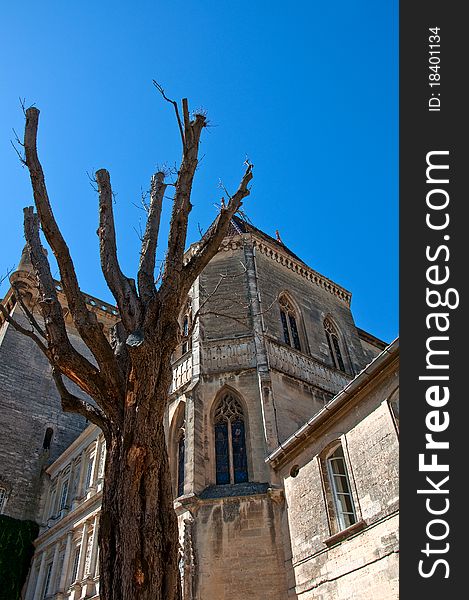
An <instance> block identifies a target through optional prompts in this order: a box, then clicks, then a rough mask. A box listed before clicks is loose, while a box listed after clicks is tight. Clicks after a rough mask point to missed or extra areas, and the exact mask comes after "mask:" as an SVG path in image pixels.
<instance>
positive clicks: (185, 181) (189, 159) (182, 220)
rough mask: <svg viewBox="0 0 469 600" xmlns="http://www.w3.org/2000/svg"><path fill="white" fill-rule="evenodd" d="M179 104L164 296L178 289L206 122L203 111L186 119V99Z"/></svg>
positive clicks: (177, 292) (163, 285)
mask: <svg viewBox="0 0 469 600" xmlns="http://www.w3.org/2000/svg"><path fill="white" fill-rule="evenodd" d="M182 104H183V110H184V147H183V155H182V162H181V167H180V169H179V173H178V178H177V182H176V191H175V194H174V200H173V210H172V214H171V222H170V230H169V239H168V252H167V256H166V262H165V267H164V275H163V282H162V291H163V295H164V296H165V297H167V294H179V293H180V281H179V276H180V273H181V270H182V266H183V258H184V251H185V244H186V235H187V223H188V219H189V213H190V211H191V208H192V205H191V202H190V197H191V191H192V183H193V180H194V174H195V170H196V168H197V164H198V158H197V157H198V152H199V142H200V135H201V133H202V129H203V128H204V127H205V125H206V118H205V116H204V115H200V114H198V115H196V116H195V119H193V120H192V121H191V120H189V109H188V105H187V100H186V99H183V101H182Z"/></svg>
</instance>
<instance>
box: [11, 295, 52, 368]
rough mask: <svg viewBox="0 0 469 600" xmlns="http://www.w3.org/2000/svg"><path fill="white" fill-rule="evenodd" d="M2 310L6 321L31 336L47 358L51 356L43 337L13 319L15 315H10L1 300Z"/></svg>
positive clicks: (20, 331)
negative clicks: (42, 339)
mask: <svg viewBox="0 0 469 600" xmlns="http://www.w3.org/2000/svg"><path fill="white" fill-rule="evenodd" d="M0 312H1V313H2V315H3V316H4V317H5V321H7V322H8V323H10V325H12V326H13V327H14V328H15V329H16V331H18V332H19V333H22V334H23V335H25V336H27V337H29V338H31V339H32V340H33V341H34V342H35V343H36V344H37V345H38V347H39V348H40V350H41V352H43V354H45V355H46V356H47V358H49V355H48V352H47V347H46V346H45V344H44V343H43V342H42V341H41V339H40V338H39V337H38V336H37V335H36V334H35V333H34V331H31V330H30V329H26V328H25V327H23V326H22V325H20V324H19V323H18V321H17V320H16V319H13V317H11V316H10V315H9V313H8V311H7V309H6V308H5V307H4V306H3V304H2V303H1V302H0Z"/></svg>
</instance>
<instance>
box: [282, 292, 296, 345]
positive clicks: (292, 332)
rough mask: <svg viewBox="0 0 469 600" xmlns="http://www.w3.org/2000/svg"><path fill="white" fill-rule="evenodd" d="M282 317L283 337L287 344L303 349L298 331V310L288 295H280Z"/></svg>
mask: <svg viewBox="0 0 469 600" xmlns="http://www.w3.org/2000/svg"><path fill="white" fill-rule="evenodd" d="M278 303H279V305H280V319H281V321H282V329H283V339H284V341H285V343H286V344H288V345H289V346H292V347H293V348H295V349H296V350H301V343H300V336H299V333H298V325H297V316H296V311H295V309H294V308H293V306H292V304H291V302H290V301H289V300H288V298H287V297H286V296H284V295H283V296H280V298H279V300H278Z"/></svg>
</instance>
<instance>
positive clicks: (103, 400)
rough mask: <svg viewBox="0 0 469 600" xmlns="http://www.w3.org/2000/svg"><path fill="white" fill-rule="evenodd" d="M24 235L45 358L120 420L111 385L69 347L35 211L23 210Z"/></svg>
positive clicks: (30, 209) (70, 345)
mask: <svg viewBox="0 0 469 600" xmlns="http://www.w3.org/2000/svg"><path fill="white" fill-rule="evenodd" d="M24 232H25V237H26V242H27V244H28V250H29V254H30V257H31V263H32V265H33V268H34V270H35V273H36V277H37V280H38V283H39V292H40V294H41V297H42V300H41V301H40V303H39V306H40V309H41V313H42V316H43V319H44V326H45V333H46V337H47V342H48V345H47V352H46V356H47V357H48V359H49V361H50V363H51V364H52V366H57V367H58V368H59V369H60V371H61V372H62V373H63V374H64V375H67V377H68V378H69V379H71V380H72V381H74V382H75V383H76V384H77V385H78V386H79V387H80V388H81V389H82V390H83V391H84V392H86V393H87V394H88V395H89V396H92V397H93V398H94V399H95V400H96V402H98V403H99V404H100V405H102V407H103V409H104V410H107V411H108V413H109V414H110V415H113V416H114V417H115V418H117V417H118V415H119V414H120V413H119V407H118V406H116V405H115V404H114V402H113V400H112V399H110V392H112V390H110V389H109V385H108V382H107V381H106V380H104V379H103V378H102V377H101V374H100V372H99V371H98V369H97V368H96V367H95V366H94V365H93V364H92V363H90V362H89V361H88V360H87V359H86V358H85V357H84V356H82V355H81V354H80V353H79V352H78V351H77V350H75V348H74V347H73V346H72V344H71V343H70V340H69V338H68V335H67V329H66V326H65V321H64V317H63V312H62V306H61V304H60V302H59V299H58V297H57V290H56V288H55V283H54V280H53V278H52V274H51V271H50V266H49V262H48V260H47V257H46V255H45V253H44V248H43V247H42V245H41V241H40V238H39V219H38V216H37V215H36V214H35V213H34V212H33V208H32V207H29V208H25V209H24ZM29 337H31V336H29ZM36 343H37V342H36ZM109 348H110V346H109ZM113 360H114V357H113Z"/></svg>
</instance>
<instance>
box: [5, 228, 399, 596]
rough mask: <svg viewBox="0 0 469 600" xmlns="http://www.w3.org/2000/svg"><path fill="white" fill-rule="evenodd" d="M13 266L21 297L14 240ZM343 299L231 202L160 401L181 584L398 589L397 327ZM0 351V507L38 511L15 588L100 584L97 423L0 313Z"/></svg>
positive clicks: (222, 590) (75, 592)
mask: <svg viewBox="0 0 469 600" xmlns="http://www.w3.org/2000/svg"><path fill="white" fill-rule="evenodd" d="M195 250H196V246H194V247H191V248H190V249H189V250H188V252H189V253H191V252H193V251H195ZM14 281H16V282H18V285H19V286H20V287H21V288H22V290H23V293H25V294H26V296H27V294H28V293H29V294H30V295H31V298H28V302H29V303H30V305H31V306H32V305H33V304H34V291H33V290H34V284H33V282H32V280H31V275H30V272H29V270H28V264H27V258H26V257H24V256H23V259H22V262H21V263H20V266H19V268H18V271H17V272H16V273H15V275H14ZM58 286H59V287H60V285H59V284H58ZM87 299H88V303H89V305H90V307H93V310H96V311H97V312H98V313H99V316H100V318H101V319H102V320H103V323H104V325H105V327H109V326H110V325H111V324H112V323H113V321H114V320H115V319H116V311H115V309H114V308H113V307H112V306H110V305H107V304H106V303H102V302H100V301H99V300H97V299H96V298H93V297H91V296H90V297H87ZM350 301H351V294H350V293H349V292H348V291H346V290H345V289H343V288H342V287H340V286H339V285H337V284H336V283H334V282H332V281H331V280H329V279H327V278H325V277H323V276H322V275H320V274H319V273H317V272H316V271H314V270H312V269H311V268H310V267H308V266H307V265H306V264H305V263H304V262H302V261H301V260H300V259H299V258H298V257H297V256H296V255H294V254H293V253H292V252H291V251H290V250H289V249H288V248H286V246H285V245H284V244H283V243H282V242H281V241H280V240H279V239H277V240H275V239H273V238H271V237H270V236H268V235H266V234H265V233H263V232H261V231H260V230H258V229H256V228H255V227H254V226H252V225H251V224H249V223H247V222H246V221H244V220H241V219H239V218H237V217H235V218H233V220H232V223H231V227H230V231H229V234H228V235H227V237H226V238H225V240H224V242H223V244H222V245H221V247H220V250H219V252H218V253H217V255H216V256H215V257H214V258H213V259H212V261H211V262H210V264H209V265H208V266H207V268H206V269H205V270H204V272H203V273H202V274H201V276H200V277H199V278H198V279H197V280H196V282H195V283H194V285H193V287H192V289H191V291H190V293H189V296H188V299H187V305H186V308H185V310H184V311H183V313H182V314H181V315H180V324H181V331H182V333H183V338H182V340H183V341H182V343H181V345H180V346H179V347H178V348H177V350H176V352H175V355H174V363H173V383H172V387H171V390H170V402H169V406H168V410H167V415H166V433H167V443H168V448H169V453H170V461H171V467H172V471H173V481H174V496H175V508H176V511H177V514H178V518H179V522H180V542H181V563H180V565H181V575H182V579H183V587H184V597H185V598H186V599H187V600H208V599H210V600H212V599H213V600H232V599H233V600H234V599H235V598H236V599H237V600H238V599H239V598H250V599H251V598H252V599H255V600H266V599H269V600H284V599H287V598H288V599H290V598H291V599H298V600H309V599H312V598H313V597H314V598H315V599H316V598H321V599H324V600H325V599H338V598H343V599H346V598H354V599H363V600H365V599H367V600H368V599H369V598H376V599H383V600H384V599H394V598H397V597H398V591H397V548H398V547H397V531H398V526H397V515H398V394H399V392H398V342H397V341H395V342H393V343H392V344H391V345H390V346H388V347H385V344H383V343H382V342H381V341H379V340H377V339H376V338H375V337H373V336H372V335H370V334H368V333H366V332H364V331H362V330H360V329H359V328H357V327H356V325H355V323H354V320H353V316H352V313H351V310H350ZM4 304H5V305H7V306H8V308H9V310H11V311H14V312H15V315H17V314H19V310H18V307H17V306H16V305H15V302H14V296H13V295H12V293H11V292H9V293H8V294H7V296H6V297H5V299H4ZM64 306H65V303H64ZM64 310H66V309H64ZM69 327H70V332H71V335H73V327H72V324H71V323H69ZM0 361H1V362H0V378H1V381H2V389H1V392H0V410H1V414H2V421H1V424H0V427H1V428H2V431H1V432H0V433H1V435H2V436H3V439H7V440H8V444H6V445H4V446H3V448H2V449H1V450H0V453H1V454H0V494H3V496H0V497H1V498H3V499H2V502H3V511H4V512H5V513H6V514H9V515H11V516H14V517H16V518H34V519H35V520H37V521H38V523H40V525H41V531H40V535H39V537H38V539H37V540H36V543H35V545H36V553H35V556H34V559H33V563H32V566H31V570H30V575H29V578H28V582H27V584H26V586H25V591H24V598H25V600H36V599H38V600H43V599H46V598H47V599H49V598H50V599H52V598H54V599H56V600H58V599H63V600H65V599H67V600H71V599H74V600H77V599H78V598H80V599H85V598H98V597H99V573H98V570H97V568H98V567H97V565H98V560H97V555H98V548H97V543H96V531H97V528H98V526H99V506H100V497H101V488H102V473H103V465H104V459H105V444H104V441H103V438H102V435H101V433H100V431H99V429H98V428H97V427H95V426H94V425H90V426H88V427H86V428H85V423H83V421H81V420H80V419H79V418H77V417H73V416H66V415H63V414H62V413H61V411H60V407H59V401H58V398H57V395H56V393H55V391H54V389H53V386H52V383H51V379H50V372H49V367H48V365H47V364H45V362H44V361H42V360H41V357H40V356H38V353H37V351H36V349H35V348H34V347H33V345H32V343H30V340H28V339H26V338H20V337H18V335H17V334H16V332H14V331H13V330H12V328H11V327H10V326H8V324H6V323H3V325H1V329H0ZM20 380H23V381H24V384H25V385H24V386H23V385H20ZM5 385H6V387H3V386H5ZM15 390H16V391H15ZM31 406H32V407H33V410H31V411H30V408H31ZM25 407H27V409H26V408H25ZM17 423H18V428H17V427H16V424H17ZM3 430H5V431H3ZM51 430H52V433H51ZM5 452H6V457H5V461H4V459H3V454H4V453H5ZM20 474H21V475H20ZM2 490H3V491H2Z"/></svg>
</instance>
